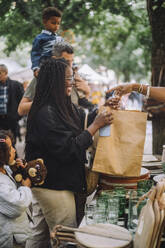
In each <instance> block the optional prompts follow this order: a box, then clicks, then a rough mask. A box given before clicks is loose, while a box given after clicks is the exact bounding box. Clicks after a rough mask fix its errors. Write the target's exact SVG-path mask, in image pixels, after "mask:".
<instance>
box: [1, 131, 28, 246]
mask: <svg viewBox="0 0 165 248" xmlns="http://www.w3.org/2000/svg"><path fill="white" fill-rule="evenodd" d="M14 159H15V148H14V147H13V146H12V139H11V133H10V132H8V131H6V130H0V223H1V224H0V247H1V248H13V247H14V248H15V247H17V248H23V247H25V246H24V245H25V242H26V240H27V239H28V238H29V236H30V234H31V230H30V226H29V220H28V217H27V214H26V210H27V208H28V206H29V205H30V203H31V201H32V194H31V190H30V186H31V181H30V179H29V178H27V179H26V180H22V186H20V187H19V188H17V184H16V182H15V180H14V178H13V177H12V170H11V169H10V167H9V164H12V163H13V161H14ZM17 161H18V160H17ZM18 163H19V165H20V160H19V162H18Z"/></svg>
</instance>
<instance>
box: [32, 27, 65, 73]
mask: <svg viewBox="0 0 165 248" xmlns="http://www.w3.org/2000/svg"><path fill="white" fill-rule="evenodd" d="M61 41H63V38H62V37H61V36H58V35H57V34H56V33H52V32H50V31H48V30H42V32H41V33H40V34H39V35H37V36H36V38H35V39H34V41H33V44H32V51H31V61H32V70H35V69H39V68H40V63H41V62H42V60H43V59H46V58H48V57H51V56H52V48H53V46H54V44H55V43H56V42H61Z"/></svg>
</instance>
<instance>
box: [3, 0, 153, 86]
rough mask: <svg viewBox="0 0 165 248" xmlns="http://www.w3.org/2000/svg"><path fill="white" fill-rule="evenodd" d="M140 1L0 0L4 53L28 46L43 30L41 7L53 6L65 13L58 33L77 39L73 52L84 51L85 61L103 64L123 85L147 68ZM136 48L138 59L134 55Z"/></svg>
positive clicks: (144, 12) (148, 33)
mask: <svg viewBox="0 0 165 248" xmlns="http://www.w3.org/2000/svg"><path fill="white" fill-rule="evenodd" d="M144 3H145V0H140V1H138V3H136V2H134V1H132V2H131V1H130V0H122V1H120V0H108V1H107V0H104V1H99V0H95V1H93V0H89V1H85V0H83V1H82V0H60V1H59V0H56V1H51V0H49V1H44V0H24V1H22V0H17V1H16V2H13V1H12V0H3V1H2V0H1V1H0V8H1V9H2V12H1V17H0V21H1V23H2V25H1V27H0V34H1V35H3V36H5V37H6V39H7V49H6V52H7V53H8V54H9V53H10V52H11V51H13V50H15V49H16V47H17V46H18V45H19V44H22V43H24V42H29V43H31V42H32V40H33V38H34V37H35V35H36V34H37V33H39V32H40V30H41V28H42V22H41V13H42V9H43V8H44V7H47V6H50V5H52V6H54V5H56V7H58V8H59V9H61V10H62V11H63V18H62V30H63V31H66V30H68V29H69V30H72V31H73V32H74V33H75V36H76V37H77V36H79V37H80V36H81V41H82V42H80V44H81V46H80V49H76V51H78V52H77V53H78V54H82V53H81V51H82V52H83V53H85V52H84V51H86V54H87V57H86V58H87V59H88V58H89V53H90V58H91V63H92V64H93V65H95V67H96V65H99V63H102V64H103V65H104V66H106V67H108V68H111V69H113V70H115V72H116V73H117V75H118V76H121V77H123V80H124V81H128V80H129V79H130V78H131V77H132V75H134V77H135V75H137V76H136V78H138V79H140V78H143V77H144V76H145V75H146V74H147V71H148V70H149V69H150V67H149V65H150V63H149V60H150V56H149V54H150V51H149V46H150V44H151V42H150V32H149V31H148V30H149V29H148V27H147V26H149V25H148V22H147V15H146V10H145V5H144ZM62 33H63V34H66V32H62ZM146 33H147V35H148V38H147V39H145V38H146V37H147V35H146ZM131 41H132V42H133V44H131ZM144 41H145V42H144ZM147 46H148V47H147ZM82 48H83V49H82ZM139 48H140V49H141V55H140V56H139V54H137V53H136V52H137V49H139ZM79 51H80V52H79ZM124 56H126V57H125V58H124ZM139 58H141V59H142V61H143V63H142V65H141V64H140V63H139V62H138V60H139ZM135 64H136V66H135ZM139 72H140V73H139Z"/></svg>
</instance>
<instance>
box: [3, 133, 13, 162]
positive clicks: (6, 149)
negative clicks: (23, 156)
mask: <svg viewBox="0 0 165 248" xmlns="http://www.w3.org/2000/svg"><path fill="white" fill-rule="evenodd" d="M7 138H10V139H11V141H12V138H13V136H12V134H11V132H10V131H7V130H0V167H3V165H5V164H8V162H9V158H10V148H9V146H8V145H7V143H6V139H7Z"/></svg>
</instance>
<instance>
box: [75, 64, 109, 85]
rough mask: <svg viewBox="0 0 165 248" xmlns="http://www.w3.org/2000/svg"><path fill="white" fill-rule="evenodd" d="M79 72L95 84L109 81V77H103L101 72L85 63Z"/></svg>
mask: <svg viewBox="0 0 165 248" xmlns="http://www.w3.org/2000/svg"><path fill="white" fill-rule="evenodd" d="M78 72H79V73H80V74H83V75H84V76H85V78H86V79H87V80H89V81H91V82H92V83H94V84H99V83H100V82H101V83H108V79H107V78H106V77H103V76H102V75H100V74H99V73H97V72H95V71H94V70H93V69H92V68H91V67H90V66H89V65H87V64H84V65H83V66H82V67H81V68H80V69H79V70H78Z"/></svg>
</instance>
